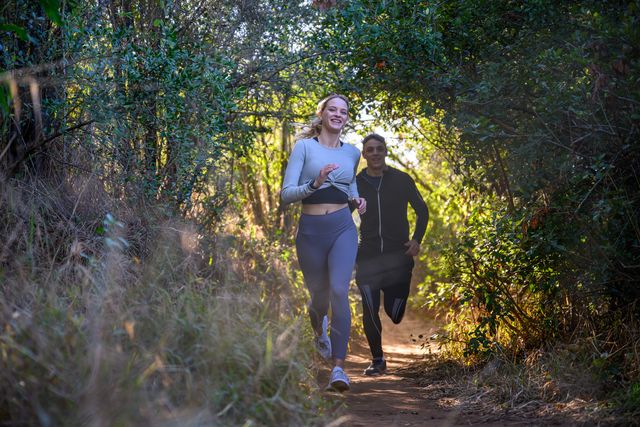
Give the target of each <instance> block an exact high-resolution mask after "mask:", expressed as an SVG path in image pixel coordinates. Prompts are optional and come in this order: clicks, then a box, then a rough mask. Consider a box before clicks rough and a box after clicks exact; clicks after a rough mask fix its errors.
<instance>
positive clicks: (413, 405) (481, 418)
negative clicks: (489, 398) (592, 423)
mask: <svg viewBox="0 0 640 427" xmlns="http://www.w3.org/2000/svg"><path fill="white" fill-rule="evenodd" d="M381 314H382V311H381ZM383 331H384V332H383V349H384V351H385V358H386V360H387V368H388V372H387V374H386V375H383V376H378V377H366V376H364V375H363V371H364V369H365V368H366V367H367V366H368V364H369V362H370V357H371V356H370V353H369V348H368V346H367V344H366V340H365V339H364V338H360V339H358V338H355V339H352V340H351V348H350V353H349V355H348V357H347V364H346V369H345V371H346V372H347V374H348V375H349V377H350V379H351V390H350V391H348V392H346V393H343V394H338V393H331V394H332V395H335V396H332V397H333V398H335V399H336V401H337V403H338V407H339V408H340V409H338V411H337V415H336V418H335V420H334V421H333V422H331V423H330V424H328V425H329V426H330V427H337V426H350V427H351V426H353V427H365V426H366V427H371V426H434V427H440V426H446V427H450V426H469V425H473V426H537V425H545V426H548V425H575V424H576V423H575V422H571V420H568V419H565V418H562V417H559V416H558V415H557V414H556V415H554V414H551V415H549V416H544V417H539V416H537V415H535V413H532V412H531V411H529V412H526V411H520V412H519V411H513V410H511V411H508V410H500V409H498V410H496V411H493V410H491V411H487V409H486V405H478V400H479V399H480V398H479V397H476V398H474V399H473V400H470V399H469V397H468V396H469V394H468V393H464V391H461V390H460V389H459V387H449V385H448V384H452V383H450V382H448V381H447V380H446V379H445V380H444V381H443V375H442V370H440V372H439V373H438V374H437V375H436V377H438V378H436V377H434V378H432V380H433V381H432V382H431V381H430V378H429V377H428V376H427V377H425V376H424V375H415V372H416V370H415V369H412V367H416V366H419V365H422V366H424V365H425V363H426V364H428V363H429V362H428V361H425V354H426V353H427V352H428V349H425V348H421V344H422V343H423V342H424V339H423V340H417V341H418V342H415V341H414V340H415V339H416V338H417V337H418V336H419V335H423V336H424V337H428V336H430V335H431V334H433V333H434V332H435V331H436V327H435V326H434V325H429V324H427V323H426V322H425V321H424V320H419V318H418V317H417V316H415V315H413V316H412V315H411V313H407V316H406V317H405V319H404V320H403V321H402V323H401V324H400V325H394V324H393V323H392V322H391V321H390V320H388V319H387V318H386V317H383ZM433 347H435V346H433ZM431 351H437V350H436V349H435V348H431ZM435 370H438V369H437V367H436V369H435ZM326 371H327V370H326V369H322V370H321V373H320V374H319V378H318V381H319V385H325V384H326V382H327V380H328V372H326ZM427 371H428V370H427ZM422 372H424V370H422ZM445 375H446V373H445ZM458 384H459V382H458Z"/></svg>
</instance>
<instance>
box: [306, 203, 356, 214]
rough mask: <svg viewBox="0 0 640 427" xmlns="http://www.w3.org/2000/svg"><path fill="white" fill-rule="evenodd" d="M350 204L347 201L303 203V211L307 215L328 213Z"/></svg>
mask: <svg viewBox="0 0 640 427" xmlns="http://www.w3.org/2000/svg"><path fill="white" fill-rule="evenodd" d="M347 206H349V205H348V204H347V203H318V204H315V205H302V213H304V214H307V215H327V214H330V213H332V212H335V211H339V210H340V209H343V208H346V207H347Z"/></svg>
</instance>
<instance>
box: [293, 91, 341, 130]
mask: <svg viewBox="0 0 640 427" xmlns="http://www.w3.org/2000/svg"><path fill="white" fill-rule="evenodd" d="M334 98H340V99H342V100H343V101H344V102H346V103H347V108H349V100H348V99H347V97H346V96H344V95H340V94H337V93H332V94H331V95H329V96H327V97H325V98H323V99H322V100H321V101H320V102H318V107H317V108H316V116H315V117H314V118H313V120H311V123H309V124H308V125H305V126H304V127H303V128H302V129H301V130H300V132H298V133H297V134H296V136H295V138H296V139H305V138H313V137H314V136H318V135H320V131H321V130H322V119H321V118H320V115H322V112H323V111H324V109H325V108H327V104H328V103H329V101H331V100H332V99H334Z"/></svg>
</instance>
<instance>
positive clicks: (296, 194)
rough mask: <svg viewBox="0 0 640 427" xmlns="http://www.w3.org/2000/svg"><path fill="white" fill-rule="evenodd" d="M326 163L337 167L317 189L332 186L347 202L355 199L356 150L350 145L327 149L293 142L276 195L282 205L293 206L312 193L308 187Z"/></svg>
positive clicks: (312, 142) (312, 141)
mask: <svg viewBox="0 0 640 427" xmlns="http://www.w3.org/2000/svg"><path fill="white" fill-rule="evenodd" d="M327 163H337V164H338V165H340V167H339V168H338V169H336V170H334V171H333V172H331V173H330V174H329V175H328V176H327V180H326V181H325V182H324V183H323V184H322V185H321V186H320V188H328V187H329V186H334V187H336V188H337V189H338V190H340V191H342V192H343V193H345V194H346V195H347V196H348V198H349V199H351V198H353V197H359V196H358V187H357V186H356V170H357V168H358V163H360V150H358V149H357V148H356V147H354V146H353V145H351V144H342V145H341V146H340V147H337V148H329V147H325V146H324V145H322V144H320V143H319V142H318V141H316V140H315V139H312V138H309V139H301V140H299V141H298V142H296V144H295V145H294V147H293V150H292V151H291V155H290V156H289V163H288V164H287V170H286V171H285V173H284V181H283V183H282V190H281V191H280V197H281V198H282V201H283V202H284V203H285V204H286V203H293V202H297V201H300V200H302V199H304V198H305V197H308V196H309V195H311V194H312V193H313V192H314V191H316V190H314V189H313V188H311V185H310V184H311V183H312V182H313V181H314V180H315V179H316V177H317V176H318V175H319V174H320V169H322V168H323V167H324V166H325V165H326V164H327Z"/></svg>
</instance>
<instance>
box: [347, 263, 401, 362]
mask: <svg viewBox="0 0 640 427" xmlns="http://www.w3.org/2000/svg"><path fill="white" fill-rule="evenodd" d="M412 269H413V259H412V258H411V257H407V256H406V255H404V254H397V255H396V254H394V255H391V256H388V255H383V256H381V257H376V258H375V259H370V260H368V261H367V262H359V263H358V274H357V275H356V282H357V284H358V289H359V290H360V295H362V317H363V318H362V323H363V324H364V332H365V334H366V335H367V341H368V342H369V348H370V349H371V355H372V356H373V358H374V359H377V358H381V357H382V355H383V352H382V323H381V322H380V315H379V311H380V291H382V292H383V293H384V311H385V312H386V313H387V316H389V318H390V319H391V321H392V322H393V323H395V324H398V323H400V322H401V321H402V318H403V317H404V312H405V309H406V307H407V298H408V297H409V289H410V285H411V271H412ZM385 285H386V286H385Z"/></svg>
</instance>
